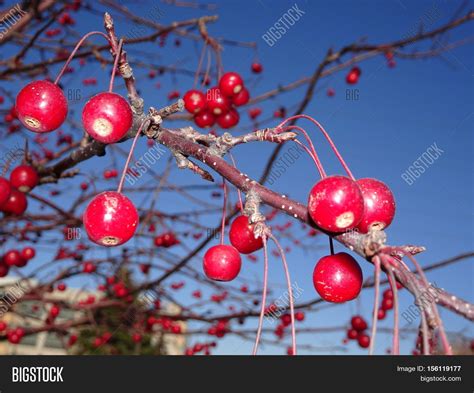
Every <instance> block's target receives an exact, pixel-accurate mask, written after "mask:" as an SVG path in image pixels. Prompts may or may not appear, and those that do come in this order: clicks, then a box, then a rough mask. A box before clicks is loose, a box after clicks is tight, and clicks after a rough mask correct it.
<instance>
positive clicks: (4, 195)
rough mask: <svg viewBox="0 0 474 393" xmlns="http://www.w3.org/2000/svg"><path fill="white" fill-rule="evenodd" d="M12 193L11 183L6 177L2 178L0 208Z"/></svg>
mask: <svg viewBox="0 0 474 393" xmlns="http://www.w3.org/2000/svg"><path fill="white" fill-rule="evenodd" d="M11 192H12V187H11V184H10V182H9V181H8V180H7V179H5V178H4V177H0V206H1V205H3V204H4V203H5V202H6V201H7V200H8V198H9V197H10V194H11Z"/></svg>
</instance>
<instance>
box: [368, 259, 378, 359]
mask: <svg viewBox="0 0 474 393" xmlns="http://www.w3.org/2000/svg"><path fill="white" fill-rule="evenodd" d="M379 296H380V257H379V256H378V255H376V256H375V257H374V311H373V313H372V332H371V336H370V346H369V355H373V354H374V349H375V335H376V334H377V320H378V310H379Z"/></svg>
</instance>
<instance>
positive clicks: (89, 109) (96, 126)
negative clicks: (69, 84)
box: [82, 92, 133, 143]
mask: <svg viewBox="0 0 474 393" xmlns="http://www.w3.org/2000/svg"><path fill="white" fill-rule="evenodd" d="M132 122H133V114H132V110H131V109H130V105H129V104H128V102H127V100H125V98H123V97H122V96H120V95H118V94H115V93H109V92H104V93H99V94H97V95H95V96H94V97H92V98H91V99H90V100H89V101H87V103H86V105H85V106H84V109H83V110H82V124H83V125H84V129H85V130H86V132H87V133H88V134H89V135H90V136H91V137H92V138H94V139H95V140H97V141H99V142H102V143H114V142H117V141H119V140H120V139H122V138H123V137H124V136H125V134H126V133H127V131H128V130H129V129H130V127H132Z"/></svg>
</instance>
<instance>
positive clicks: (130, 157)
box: [117, 119, 150, 192]
mask: <svg viewBox="0 0 474 393" xmlns="http://www.w3.org/2000/svg"><path fill="white" fill-rule="evenodd" d="M149 121H150V120H149V119H147V120H144V121H143V122H142V124H140V127H139V128H138V131H137V135H135V138H133V142H132V147H131V148H130V153H128V157H127V161H126V162H125V167H124V168H123V171H122V176H121V178H120V183H119V185H118V188H117V192H122V189H123V183H124V181H125V175H126V174H127V169H128V166H129V165H130V160H131V159H132V156H133V151H134V150H135V146H136V144H137V141H138V137H139V136H140V134H141V132H142V129H143V126H144V124H145V123H147V122H149Z"/></svg>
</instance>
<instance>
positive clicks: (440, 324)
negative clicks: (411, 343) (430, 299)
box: [405, 253, 453, 355]
mask: <svg viewBox="0 0 474 393" xmlns="http://www.w3.org/2000/svg"><path fill="white" fill-rule="evenodd" d="M405 255H406V256H407V257H408V258H409V259H410V260H411V261H412V262H413V264H414V265H415V267H416V270H417V272H418V274H419V275H420V278H421V280H422V281H423V284H425V286H426V288H427V289H428V288H429V287H430V283H429V282H428V280H427V278H426V275H425V272H424V271H423V269H422V268H421V266H420V264H419V263H418V261H417V260H416V259H415V257H414V256H413V255H411V254H409V253H405ZM433 313H434V315H435V318H436V323H437V324H438V327H439V334H440V336H441V342H442V343H443V348H444V352H445V354H446V355H452V354H453V352H452V350H451V346H450V345H449V340H448V337H447V335H446V331H445V330H444V326H443V321H442V320H441V318H440V316H439V312H438V307H437V305H436V302H434V303H433Z"/></svg>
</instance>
